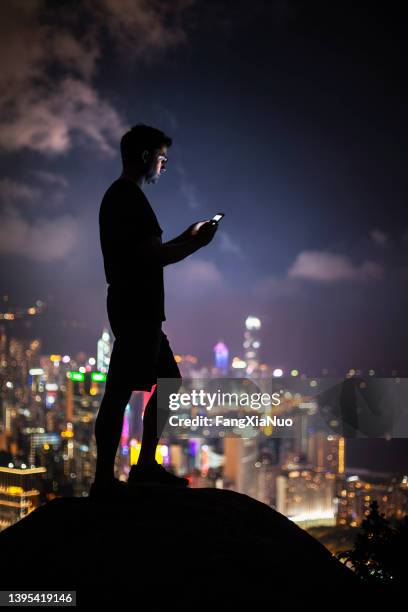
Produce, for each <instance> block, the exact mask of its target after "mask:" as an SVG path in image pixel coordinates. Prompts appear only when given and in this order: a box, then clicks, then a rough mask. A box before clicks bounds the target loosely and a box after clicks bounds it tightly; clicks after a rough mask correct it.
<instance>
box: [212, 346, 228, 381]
mask: <svg viewBox="0 0 408 612" xmlns="http://www.w3.org/2000/svg"><path fill="white" fill-rule="evenodd" d="M214 359H215V367H216V368H217V370H219V372H220V373H221V374H228V369H229V368H228V366H229V350H228V347H227V345H226V344H224V342H222V341H221V340H220V341H219V342H217V344H216V345H215V346H214Z"/></svg>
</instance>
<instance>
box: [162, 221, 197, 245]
mask: <svg viewBox="0 0 408 612" xmlns="http://www.w3.org/2000/svg"><path fill="white" fill-rule="evenodd" d="M200 223H201V224H202V223H205V221H196V222H195V223H192V224H191V225H190V226H189V227H188V228H187V229H186V230H184V232H183V233H182V234H180V235H179V236H176V237H175V238H172V239H171V240H168V241H167V242H166V244H179V243H180V242H185V241H186V240H189V239H190V238H191V236H192V235H193V234H192V232H193V230H194V228H195V227H196V225H198V224H200Z"/></svg>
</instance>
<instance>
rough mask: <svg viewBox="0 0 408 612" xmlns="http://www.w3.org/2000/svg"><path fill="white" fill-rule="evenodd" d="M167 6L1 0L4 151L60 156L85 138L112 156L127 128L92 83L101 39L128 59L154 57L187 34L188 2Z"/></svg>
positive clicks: (139, 0)
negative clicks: (83, 25)
mask: <svg viewBox="0 0 408 612" xmlns="http://www.w3.org/2000/svg"><path fill="white" fill-rule="evenodd" d="M169 4H171V6H166V5H163V3H161V2H158V1H157V0H153V1H150V2H146V1H144V0H114V1H111V0H98V1H96V0H95V1H94V0H84V2H83V3H79V4H78V3H65V4H64V5H61V4H59V3H56V4H54V5H53V3H48V2H46V1H45V0H15V1H14V2H3V3H1V5H0V57H1V59H2V70H1V73H0V117H1V119H0V147H1V149H2V150H3V151H6V152H7V151H19V150H21V149H25V148H26V149H31V150H34V151H37V152H40V153H42V154H54V155H55V154H61V153H65V152H66V151H68V150H69V149H70V148H71V147H72V146H73V144H74V143H75V144H76V143H81V144H86V145H92V146H93V147H95V148H96V149H98V150H99V151H100V152H101V153H102V154H103V155H107V156H112V155H115V154H116V151H117V145H118V141H119V138H120V136H121V135H122V134H123V132H124V131H125V130H126V126H125V123H124V121H123V119H122V117H121V116H120V114H119V113H118V112H117V110H116V109H115V108H114V107H113V106H112V104H111V103H110V102H109V101H108V100H106V99H104V98H103V97H102V96H101V95H100V94H99V93H98V91H97V90H96V87H95V85H94V78H95V75H96V73H97V68H98V67H99V65H98V61H99V60H100V59H101V57H102V55H103V44H102V40H104V41H107V46H108V47H109V50H111V47H112V45H110V46H109V43H110V42H112V41H113V42H114V44H115V46H116V48H122V49H124V48H126V49H127V50H128V51H127V58H128V59H129V61H134V60H136V59H140V58H142V57H143V58H144V59H145V60H147V61H148V62H150V61H153V60H154V59H155V57H156V55H155V52H158V51H159V50H163V49H165V48H167V47H168V46H171V45H174V44H178V43H180V42H181V41H182V40H184V37H185V30H184V27H183V14H184V10H185V9H186V8H188V7H189V6H190V4H191V2H190V1H189V0H179V1H178V2H174V3H169ZM84 21H86V23H87V24H88V26H87V28H86V29H84V28H83V27H82V23H83V22H84ZM129 50H131V53H129Z"/></svg>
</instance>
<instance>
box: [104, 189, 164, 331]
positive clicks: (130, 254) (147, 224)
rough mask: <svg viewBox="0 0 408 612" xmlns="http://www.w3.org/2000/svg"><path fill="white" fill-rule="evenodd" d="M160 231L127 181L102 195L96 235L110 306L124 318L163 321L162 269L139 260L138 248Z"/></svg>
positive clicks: (151, 261)
mask: <svg viewBox="0 0 408 612" xmlns="http://www.w3.org/2000/svg"><path fill="white" fill-rule="evenodd" d="M162 233H163V230H162V229H161V227H160V225H159V222H158V221H157V218H156V215H155V213H154V211H153V209H152V207H151V206H150V203H149V201H148V199H147V198H146V196H145V194H144V193H143V191H142V189H141V188H140V187H139V185H138V184H137V183H136V182H134V181H133V180H131V179H128V178H120V179H117V180H116V181H114V182H113V183H112V185H111V186H110V187H109V189H108V190H107V191H106V193H105V195H104V197H103V199H102V203H101V207H100V210H99V235H100V242H101V248H102V254H103V262H104V269H105V276H106V282H107V283H108V284H109V293H110V296H111V302H112V299H113V302H114V304H115V307H116V306H117V309H118V310H122V309H123V315H124V318H128V317H127V314H129V312H131V313H132V319H133V320H135V321H136V320H139V322H140V319H146V318H147V319H148V320H156V321H157V320H159V321H165V320H166V316H165V314H164V286H163V265H162V264H161V263H160V262H159V261H158V260H157V258H154V257H151V258H149V259H147V258H146V257H141V256H140V254H138V253H137V248H135V247H137V246H138V244H140V243H141V242H143V240H145V239H146V238H149V237H150V236H158V237H159V238H160V242H161V235H162Z"/></svg>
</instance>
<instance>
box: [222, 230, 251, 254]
mask: <svg viewBox="0 0 408 612" xmlns="http://www.w3.org/2000/svg"><path fill="white" fill-rule="evenodd" d="M217 236H218V237H219V239H218V248H219V249H220V250H221V251H224V252H225V253H232V255H235V256H236V257H238V258H239V259H245V255H244V252H243V250H242V247H241V245H240V244H238V242H235V241H234V240H233V239H232V238H231V236H230V234H228V233H227V232H226V231H225V230H221V229H219V230H218V231H217Z"/></svg>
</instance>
